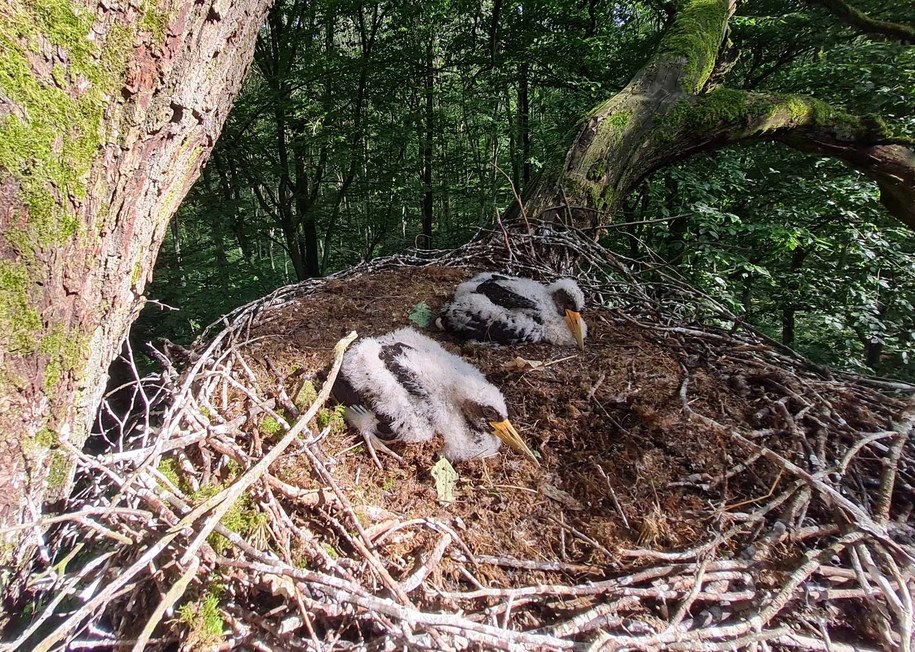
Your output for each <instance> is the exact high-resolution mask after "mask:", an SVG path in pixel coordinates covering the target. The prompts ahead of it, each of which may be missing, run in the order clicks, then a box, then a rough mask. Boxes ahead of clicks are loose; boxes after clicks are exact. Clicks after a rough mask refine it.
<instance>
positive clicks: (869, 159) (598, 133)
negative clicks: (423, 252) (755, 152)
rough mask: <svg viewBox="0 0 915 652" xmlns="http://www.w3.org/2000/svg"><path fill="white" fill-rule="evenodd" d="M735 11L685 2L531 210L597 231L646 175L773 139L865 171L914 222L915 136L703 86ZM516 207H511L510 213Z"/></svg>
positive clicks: (819, 105) (531, 194)
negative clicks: (739, 145)
mask: <svg viewBox="0 0 915 652" xmlns="http://www.w3.org/2000/svg"><path fill="white" fill-rule="evenodd" d="M732 11H733V4H732V3H730V2H728V1H727V0H685V2H683V3H681V5H680V9H679V12H678V13H677V15H676V16H675V18H674V20H673V21H672V23H671V26H670V28H669V29H668V31H667V32H666V33H665V35H664V36H663V37H662V39H661V41H660V44H659V46H658V49H657V52H656V53H655V54H654V56H653V57H652V58H651V59H650V60H649V62H648V63H647V64H646V65H645V67H644V68H643V69H642V70H640V71H639V72H638V73H637V74H636V76H635V77H634V78H633V79H632V81H631V82H630V83H629V84H628V85H627V86H626V87H625V88H624V89H623V90H621V91H620V92H619V93H618V94H617V95H615V96H614V97H612V98H611V99H609V100H607V101H605V102H603V103H602V104H600V105H599V106H597V107H596V108H595V109H594V110H593V111H591V113H590V114H589V115H587V116H586V117H585V119H584V120H583V121H582V122H581V123H580V125H579V126H578V127H577V128H576V131H575V133H574V134H573V135H572V136H571V137H570V141H571V143H572V144H571V146H570V147H569V148H568V150H567V151H565V152H564V153H563V155H562V157H561V158H560V157H557V158H556V160H555V161H554V162H553V163H552V164H548V165H547V166H546V168H545V169H544V171H543V173H542V174H541V175H540V177H539V178H538V179H536V180H534V182H533V183H531V184H530V185H529V186H528V187H527V188H526V189H525V192H524V195H523V204H524V212H525V215H526V216H527V217H539V218H542V219H547V220H561V221H564V222H570V223H572V224H574V225H575V226H578V227H580V228H585V229H590V230H592V231H593V232H594V233H595V235H597V234H598V233H599V232H600V228H601V226H603V225H605V224H608V223H609V222H611V221H612V219H613V217H614V215H615V213H616V212H617V211H618V210H619V209H620V207H621V205H622V200H623V198H624V197H625V196H626V195H627V194H628V193H629V192H630V191H631V190H633V189H634V188H635V187H636V186H638V184H639V183H640V182H641V181H642V179H644V178H645V176H647V175H648V174H651V173H652V172H654V171H656V170H658V169H660V168H663V167H665V166H667V165H670V164H671V163H674V162H677V161H680V160H682V159H685V158H687V157H689V156H692V155H694V154H696V153H699V152H703V151H709V150H713V149H715V148H718V147H722V146H725V145H732V144H736V143H740V142H745V141H754V140H771V141H778V142H782V143H785V144H787V145H789V146H791V147H794V148H796V149H799V150H803V151H806V152H810V153H815V154H818V155H822V156H830V157H835V158H838V159H840V160H842V161H844V162H845V163H847V164H848V165H850V166H851V167H853V168H855V169H857V170H860V171H861V172H863V173H865V174H866V175H867V176H869V177H870V178H871V179H873V180H874V181H876V182H877V184H878V186H879V188H880V191H881V201H882V202H883V205H884V206H885V207H886V209H887V210H888V211H889V212H890V214H891V215H893V216H894V217H895V218H897V219H898V220H900V221H901V222H903V223H904V224H906V225H908V226H909V227H911V228H913V229H915V163H913V160H915V154H913V149H912V145H913V143H911V142H908V141H906V140H904V139H897V138H894V137H893V135H892V133H891V131H890V129H889V128H888V127H887V126H886V125H885V124H884V123H883V122H882V121H881V120H880V119H877V118H866V117H857V116H852V115H848V114H846V113H844V112H842V111H840V110H837V109H835V108H833V107H831V106H829V105H828V104H826V103H825V102H822V101H819V100H817V99H815V98H810V97H802V96H777V95H765V94H754V93H749V92H746V91H739V90H732V89H728V88H718V89H715V90H713V91H710V92H702V89H703V87H704V86H705V85H706V83H707V81H708V79H709V75H710V74H711V72H712V70H713V68H714V65H715V58H716V55H717V53H718V51H719V48H720V45H721V42H722V40H723V38H724V36H725V33H726V29H727V23H728V20H729V17H730V15H731V13H732ZM518 212H519V211H518V207H517V206H513V207H512V208H511V209H509V212H508V214H507V216H506V217H507V218H508V219H511V218H514V217H516V215H517V213H518Z"/></svg>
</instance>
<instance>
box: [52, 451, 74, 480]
mask: <svg viewBox="0 0 915 652" xmlns="http://www.w3.org/2000/svg"><path fill="white" fill-rule="evenodd" d="M49 455H50V460H51V461H50V464H49V465H48V488H49V489H60V488H61V487H63V486H64V485H65V484H66V482H67V479H68V478H69V477H70V469H71V467H72V464H70V458H69V456H68V455H67V454H66V453H64V452H63V451H61V450H59V449H54V450H52V451H51V452H50V453H49Z"/></svg>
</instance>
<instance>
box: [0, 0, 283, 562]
mask: <svg viewBox="0 0 915 652" xmlns="http://www.w3.org/2000/svg"><path fill="white" fill-rule="evenodd" d="M269 4H270V0H248V1H247V2H231V1H230V0H203V1H201V0H146V1H144V2H126V1H122V0H105V1H104V2H100V1H94V0H11V2H7V3H4V5H3V7H2V8H0V230H2V233H0V528H2V527H5V526H8V525H12V524H15V523H22V522H24V521H30V520H32V519H34V518H35V517H36V516H37V515H38V513H39V512H40V511H41V509H42V505H43V503H44V502H45V501H46V500H53V499H55V498H57V497H60V496H63V495H65V492H66V491H67V490H68V486H69V484H70V478H71V475H72V474H71V470H70V469H71V467H72V465H71V464H69V461H68V459H67V458H66V456H65V455H63V454H62V453H61V452H60V450H58V449H57V442H58V441H59V440H60V439H64V438H67V439H69V440H70V441H72V442H74V443H75V444H77V445H80V444H81V443H82V442H83V440H84V439H85V437H86V433H87V431H88V427H89V424H90V423H91V421H92V419H93V415H94V412H95V410H96V407H97V404H98V402H99V399H100V393H101V392H102V390H103V388H104V386H105V377H106V371H107V369H108V366H109V364H110V363H111V361H112V359H113V358H114V356H115V355H116V354H117V353H118V351H119V349H120V346H121V342H122V341H123V340H124V337H125V335H126V333H127V330H128V327H129V326H130V323H131V322H132V321H133V319H134V318H135V317H136V315H137V313H138V312H139V310H140V308H141V307H142V305H143V302H144V298H143V290H144V287H145V286H146V283H147V282H148V280H149V278H150V275H151V272H152V269H153V263H154V260H155V256H156V253H157V251H158V249H159V245H160V244H161V242H162V239H163V236H164V234H165V231H166V229H167V226H168V221H169V218H170V217H171V216H172V214H173V213H174V211H175V209H176V208H177V206H178V204H179V203H180V202H181V200H182V198H183V197H184V195H185V193H186V192H187V190H188V189H189V187H190V186H191V184H192V183H193V181H194V180H195V179H196V177H197V175H198V174H199V171H200V168H201V165H202V164H203V163H204V162H205V161H206V159H207V157H208V156H209V154H210V151H211V149H212V147H213V144H214V142H215V140H216V138H217V136H218V135H219V132H220V130H221V128H222V124H223V121H224V119H225V117H226V114H227V112H228V110H229V107H230V105H231V103H232V100H233V99H234V97H235V95H236V93H237V91H238V89H239V87H240V85H241V82H242V81H243V79H244V76H245V73H246V71H247V69H248V66H249V64H250V60H251V56H252V51H253V41H254V38H255V36H256V33H257V29H258V26H259V25H260V24H261V21H262V19H263V16H264V14H265V12H266V10H267V8H268V6H269ZM21 543H22V540H21V539H20V540H18V541H12V540H7V541H5V542H4V545H3V546H2V553H3V554H2V555H0V557H3V559H0V563H7V562H8V561H9V559H10V557H11V555H12V554H13V553H14V552H15V549H16V546H17V545H19V544H21ZM14 544H15V545H14Z"/></svg>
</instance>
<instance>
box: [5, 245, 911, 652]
mask: <svg viewBox="0 0 915 652" xmlns="http://www.w3.org/2000/svg"><path fill="white" fill-rule="evenodd" d="M572 261H575V262H574V264H575V267H573V266H572ZM433 265H434V266H435V267H431V266H433ZM408 266H409V267H411V268H413V269H417V270H419V269H422V268H428V275H427V277H426V281H427V282H429V283H431V284H433V285H434V284H435V283H436V278H437V279H438V281H439V285H440V289H442V291H445V290H446V289H447V288H448V287H453V285H454V280H455V279H454V277H452V276H449V274H450V272H448V271H447V270H446V271H435V270H438V269H440V268H441V267H443V266H444V267H448V268H451V269H452V270H461V269H479V268H498V269H504V270H506V271H509V272H512V273H518V274H526V275H532V276H538V277H550V276H555V275H556V274H567V273H572V272H574V274H575V275H576V276H577V277H578V278H579V280H580V281H581V283H582V285H583V286H585V288H586V291H587V292H588V294H589V296H590V297H591V300H592V302H593V303H594V304H595V305H604V306H612V307H613V308H612V309H594V310H590V311H589V315H590V317H589V319H592V320H594V321H593V323H594V324H595V329H594V332H595V337H594V340H593V342H592V347H594V350H595V351H597V353H594V354H592V357H591V358H590V359H589V360H590V364H591V368H590V369H578V370H577V371H575V373H574V374H572V373H571V372H569V371H568V370H566V371H563V368H562V366H561V365H559V364H557V365H556V366H555V367H554V368H550V369H549V370H547V371H546V372H543V374H542V375H540V376H538V375H536V374H535V372H531V373H530V374H525V373H520V372H518V373H515V374H514V375H513V374H512V372H504V371H502V372H497V373H496V375H497V376H498V378H499V380H500V381H501V382H502V384H503V388H504V390H505V392H506V394H507V395H508V396H509V399H510V402H511V403H512V405H513V407H514V409H515V410H517V412H518V414H519V418H520V420H521V422H522V423H525V422H527V423H530V424H532V429H538V430H541V431H542V432H546V433H548V434H547V436H546V437H545V438H544V439H543V440H542V441H541V442H540V444H539V446H540V449H541V450H542V452H543V454H544V476H543V477H544V478H546V479H545V480H544V479H543V478H538V477H536V472H535V471H533V470H531V469H530V468H529V467H526V466H525V465H524V464H523V463H520V462H518V461H517V460H516V459H513V458H512V457H511V456H510V455H508V454H504V455H501V456H500V457H499V458H498V459H497V460H496V461H494V462H492V463H477V464H476V465H468V466H467V468H462V475H464V478H465V482H467V484H466V485H465V489H464V492H465V494H466V495H467V496H469V497H471V500H467V501H464V502H463V503H460V504H457V505H454V506H450V507H446V506H442V505H439V504H438V503H437V502H436V500H435V495H434V492H432V491H431V490H430V488H429V486H428V482H427V481H426V480H425V479H423V478H421V476H422V473H423V469H424V468H428V466H427V465H428V464H431V460H432V455H433V448H434V447H430V446H425V447H423V446H419V447H413V450H411V452H410V456H409V457H408V465H407V466H406V467H405V468H398V467H396V465H395V466H394V467H393V468H389V469H388V470H387V471H386V472H385V473H387V475H373V474H374V473H375V471H373V470H372V468H373V467H371V466H369V465H368V464H366V463H364V462H365V456H364V454H361V453H358V452H355V453H354V452H352V451H349V452H347V451H346V450H345V448H344V446H345V445H346V442H347V439H346V437H345V436H344V434H343V433H340V432H338V431H337V429H338V421H337V420H335V419H334V418H333V415H332V414H328V413H327V412H323V413H321V414H322V416H321V417H320V418H317V417H318V415H319V412H320V411H321V410H322V409H324V401H325V399H326V398H327V397H326V388H327V387H329V385H330V383H331V382H332V380H333V378H334V375H335V373H336V369H337V366H334V367H333V368H332V369H331V371H330V372H329V375H328V376H327V377H326V382H325V383H324V384H323V387H322V390H321V392H320V393H318V395H317V396H309V397H308V398H309V400H308V401H307V404H303V403H302V393H301V392H300V390H301V388H302V386H303V382H302V381H303V379H304V377H305V376H307V375H308V374H307V373H306V374H305V376H303V372H302V370H298V371H296V370H293V369H291V368H290V367H289V364H288V362H289V361H288V360H285V359H284V360H279V358H277V360H272V358H271V356H273V357H277V356H278V355H279V354H278V352H279V351H280V350H281V349H282V347H283V346H288V345H290V343H289V342H283V341H280V342H279V343H277V341H276V338H274V339H273V340H271V338H270V334H271V332H272V334H273V335H276V333H278V332H280V331H281V329H282V328H286V327H288V325H289V322H288V321H283V319H286V318H288V317H289V315H295V314H297V313H298V312H300V311H301V310H303V308H302V307H303V306H307V305H309V303H308V302H309V301H311V300H314V301H315V302H317V301H319V300H320V297H319V296H318V295H319V294H320V293H322V292H323V293H325V294H327V293H329V294H339V295H341V297H340V301H346V300H348V301H354V302H357V303H358V301H360V299H358V297H356V298H352V293H351V294H347V288H357V287H358V285H346V284H347V283H352V282H353V281H354V280H355V279H362V281H365V280H366V279H371V278H372V277H373V276H374V275H378V274H382V273H384V272H385V270H388V271H390V270H398V269H403V268H404V267H408ZM411 275H412V274H411ZM436 275H438V276H436ZM359 282H361V281H355V283H357V284H358V283H359ZM335 284H336V285H335ZM427 290H428V287H427ZM353 293H357V291H356V290H355V289H354V290H353ZM322 296H323V295H322ZM328 300H329V299H328ZM370 301H371V299H370V298H369V299H365V300H363V303H362V304H358V305H355V304H354V305H353V306H350V307H349V308H347V307H346V305H344V304H339V305H341V306H342V308H341V310H344V312H345V310H348V309H352V310H354V311H356V312H358V311H360V310H362V311H364V310H367V309H368V308H367V306H368V303H369V302H370ZM335 305H336V304H335ZM284 311H285V312H284ZM284 314H285V315H286V318H281V317H282V315H284ZM338 316H339V315H338ZM314 318H315V316H314V315H311V317H310V319H314ZM270 324H273V326H270ZM343 326H347V324H343ZM380 326H381V324H380V323H376V324H373V327H379V328H380ZM312 328H313V326H312ZM271 329H272V331H271ZM332 335H333V339H336V334H332ZM328 336H329V335H326V336H325V338H326V337H328ZM602 338H603V339H602ZM289 339H290V341H291V340H294V339H295V338H294V337H293V335H290V336H289ZM269 341H273V342H274V344H272V345H269V346H268V342H269ZM348 341H349V338H344V339H342V340H340V342H339V343H338V344H337V345H336V347H335V348H334V351H333V353H332V354H331V352H330V351H329V348H330V346H329V344H328V345H327V346H326V347H325V348H323V349H322V348H320V347H319V348H317V349H314V350H312V351H311V353H312V358H313V359H314V360H315V361H317V360H318V359H319V358H321V363H320V366H324V365H327V364H330V363H331V362H332V361H335V363H336V364H337V365H338V364H339V361H340V359H341V356H342V354H343V350H344V347H345V346H346V344H347V343H348ZM201 342H202V343H201V344H200V345H198V346H196V347H194V348H193V349H192V350H191V351H190V352H188V356H187V358H186V359H185V360H183V366H182V368H181V369H180V370H179V369H178V368H176V367H175V366H174V364H173V362H172V360H170V358H169V357H168V356H166V355H164V354H163V355H161V356H160V357H161V363H162V370H161V372H159V373H158V374H156V375H154V376H150V377H147V378H144V379H142V380H141V379H139V378H138V379H137V382H136V383H134V385H133V387H132V388H131V391H132V392H133V404H134V410H133V411H132V414H131V416H130V417H129V418H126V419H125V418H122V419H120V420H119V421H116V422H115V425H114V426H113V428H112V429H111V432H110V433H109V437H110V438H113V439H114V440H115V441H116V445H115V447H114V448H113V449H112V450H109V451H106V452H104V453H101V454H94V455H93V454H89V453H87V452H84V451H80V450H77V449H75V448H74V447H73V446H71V445H70V444H68V443H67V442H66V441H63V442H61V447H62V449H63V450H64V451H66V452H68V453H69V454H70V455H72V456H73V457H74V458H75V459H76V460H77V461H78V466H79V476H78V490H77V491H76V492H75V494H74V496H73V497H72V499H71V500H70V502H69V504H68V506H67V509H66V511H64V512H62V513H60V514H57V515H54V516H46V517H44V518H43V519H42V520H40V521H38V522H37V523H35V524H34V527H32V531H33V532H34V535H35V537H36V540H38V541H39V544H40V551H41V555H40V559H38V560H37V561H36V563H35V568H34V571H33V573H32V574H31V575H30V576H29V577H28V578H24V579H23V580H22V582H21V583H20V586H21V587H23V588H22V589H21V590H22V591H23V593H24V594H25V595H27V596H30V597H31V600H32V604H33V605H37V606H35V607H34V608H33V611H32V614H31V616H30V618H29V619H28V622H27V623H26V624H25V625H23V626H24V627H26V629H25V630H24V631H20V632H19V633H18V634H17V635H16V636H15V637H14V638H15V640H11V641H9V642H8V643H6V644H4V646H3V649H11V650H12V649H25V648H27V647H28V648H32V649H39V650H48V649H58V648H61V647H63V646H67V647H68V649H85V648H92V649H101V648H105V647H109V648H125V647H131V646H132V647H133V649H141V648H144V647H147V648H151V649H156V648H166V647H173V646H174V645H175V644H178V645H179V646H182V647H183V648H184V649H206V648H214V649H215V648H220V649H229V648H232V647H241V646H243V647H245V648H250V649H258V650H278V649H316V650H317V649H322V650H323V649H330V648H339V649H395V648H399V647H407V648H409V649H436V650H443V649H464V648H471V649H569V648H575V649H595V650H598V649H600V650H603V649H619V648H633V649H657V650H661V649H665V650H666V649H685V650H697V649H702V650H719V649H721V650H725V649H738V648H746V649H754V650H756V649H762V650H765V649H788V648H792V649H809V650H851V649H872V648H873V649H876V648H884V649H900V650H909V649H911V646H912V623H913V605H912V592H913V589H915V582H913V577H915V575H913V567H915V564H913V556H915V548H913V527H912V517H911V509H912V502H913V497H915V444H913V439H912V431H913V424H915V401H913V399H912V396H913V390H915V388H913V387H912V386H910V385H907V384H905V383H894V382H889V381H882V380H878V379H868V378H860V377H853V376H850V375H848V374H840V373H835V372H829V371H827V370H824V369H821V368H819V367H817V366H816V365H813V364H812V363H810V362H809V361H807V360H805V359H804V358H802V357H800V356H798V355H796V354H793V353H792V352H790V351H788V350H786V349H784V348H783V347H780V346H778V345H775V344H774V343H771V342H769V341H767V340H766V339H765V338H764V337H762V336H761V335H759V334H758V333H755V332H753V331H751V330H750V329H748V327H746V325H744V324H742V323H741V321H740V319H739V318H737V317H736V316H734V315H731V314H730V313H728V311H727V310H725V309H724V308H722V307H721V306H720V305H718V304H717V303H716V302H715V301H714V300H713V299H712V298H710V297H708V296H704V295H702V294H701V293H699V292H697V291H695V290H693V289H692V288H690V287H689V286H687V285H686V284H685V283H683V282H682V281H681V280H679V279H676V278H673V277H671V276H670V275H669V274H667V273H666V272H665V271H664V268H663V267H662V266H657V267H651V266H645V265H638V264H636V263H634V262H633V261H628V260H626V259H625V258H624V257H621V256H617V255H614V254H612V253H610V252H608V251H606V250H604V249H602V248H601V247H599V246H598V245H597V244H595V243H594V242H593V241H590V240H589V239H587V238H585V237H583V236H581V235H580V234H578V233H577V232H574V231H561V232H555V231H551V232H545V231H541V232H539V233H537V234H529V235H520V234H517V233H515V234H513V235H512V236H511V237H508V235H507V232H505V236H504V238H503V237H502V234H497V237H495V238H492V239H490V240H488V241H487V240H484V239H480V240H477V241H476V242H475V243H472V244H471V245H468V246H466V247H464V248H462V249H459V250H457V251H455V252H449V253H444V254H442V253H436V254H428V255H426V256H424V257H419V256H418V255H417V256H398V257H393V258H389V259H384V260H381V261H376V262H374V263H371V264H365V265H361V266H359V267H357V268H355V269H353V270H350V271H348V272H346V273H344V274H338V275H335V276H334V277H331V278H328V279H321V280H313V281H308V282H305V283H301V284H298V285H295V286H290V287H286V288H282V289H280V290H278V291H277V292H274V293H273V294H272V295H270V296H268V297H265V298H264V299H262V300H260V301H256V302H254V303H252V304H249V305H247V306H244V307H243V308H241V309H239V310H237V311H235V312H234V313H232V314H230V315H228V316H227V317H226V318H225V319H224V320H223V321H222V322H220V324H218V325H215V326H214V327H212V328H211V329H210V331H209V332H208V333H207V334H206V335H205V337H204V338H202V339H201ZM271 347H273V348H271ZM613 347H616V348H615V349H614V348H613ZM624 349H625V351H626V353H625V355H624V354H623V353H622V351H623V350H624ZM302 350H304V349H302ZM589 350H590V349H589ZM256 351H259V354H258V355H254V353H253V352H256ZM519 351H521V353H522V354H525V353H527V352H528V350H527V349H524V348H523V347H522V348H520V349H519ZM532 351H533V352H534V353H536V352H537V351H538V350H532ZM539 351H540V352H541V353H542V349H540V350H539ZM601 351H603V352H604V353H600V352H601ZM608 351H609V352H610V353H607V352H608ZM613 351H618V352H620V353H618V354H612V352H613ZM465 353H467V354H468V355H471V356H473V357H474V361H475V363H477V364H480V365H481V366H482V367H484V368H485V369H486V370H487V371H488V372H490V375H491V376H492V375H493V371H494V370H498V369H499V367H498V366H496V362H497V360H498V359H504V357H505V355H506V350H505V349H499V350H496V352H494V350H492V349H486V348H483V349H474V350H465ZM322 355H323V358H322ZM512 355H514V352H513V353H512ZM601 356H603V357H601ZM315 364H317V362H315ZM640 364H641V365H643V367H639V365H640ZM645 365H648V368H645ZM550 374H554V375H552V376H551V375H550ZM575 374H577V376H576V375H575ZM579 377H580V381H581V385H580V386H575V387H571V385H574V384H575V383H574V381H575V379H576V378H579ZM625 378H628V379H630V381H631V380H632V379H636V381H638V382H629V384H628V386H625V385H621V384H620V383H619V382H617V381H619V379H625ZM549 383H552V385H549ZM611 385H612V386H611ZM544 387H546V388H547V389H544ZM652 388H654V389H652ZM547 390H549V392H551V393H557V392H558V393H559V394H561V395H562V396H563V397H564V398H563V400H562V401H561V402H557V403H555V404H546V405H544V403H543V400H542V398H543V397H544V396H546V395H547V394H546V393H545V392H547ZM652 391H654V392H656V393H654V394H652ZM537 392H540V393H539V394H538V393H537ZM562 392H565V394H563V393H562ZM297 393H298V396H297ZM643 394H644V395H643ZM297 399H298V401H297ZM297 402H298V405H297V404H296V403H297ZM558 405H561V406H562V409H563V410H564V413H562V414H557V413H556V410H557V409H558V408H557V407H556V406H558ZM321 423H326V425H325V426H324V427H323V428H322V427H321V426H320V424H321ZM568 423H576V424H585V426H587V427H582V428H580V429H578V430H575V431H574V432H569V431H568V429H566V430H563V424H568ZM535 425H536V428H534V426H535ZM589 428H590V429H589ZM598 432H600V433H602V434H600V437H601V438H599V439H595V438H594V437H596V436H597V435H594V433H598ZM354 476H356V477H354ZM359 476H362V477H359ZM389 483H392V484H390V486H389ZM538 483H539V484H538ZM546 494H549V495H546ZM392 495H397V496H399V498H398V500H400V501H401V502H396V503H392V499H391V496H392ZM584 500H586V501H587V503H588V504H582V503H583V501H584ZM576 503H578V504H576ZM392 504H395V505H396V507H397V509H391V508H390V507H391V505H392ZM519 506H522V507H523V508H520V507H519ZM582 508H583V509H582ZM511 509H515V510H517V511H516V512H514V514H515V516H512V514H511V513H509V514H507V515H506V513H505V512H506V510H509V511H510V510H511ZM524 509H526V510H527V512H529V513H527V514H525V513H523V512H524ZM512 518H515V519H516V520H515V521H512ZM471 519H475V520H473V521H471ZM486 519H489V520H486ZM532 519H533V520H532ZM513 522H514V523H515V527H511V524H512V523H513ZM544 541H547V542H548V545H544V544H543V542H544Z"/></svg>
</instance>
